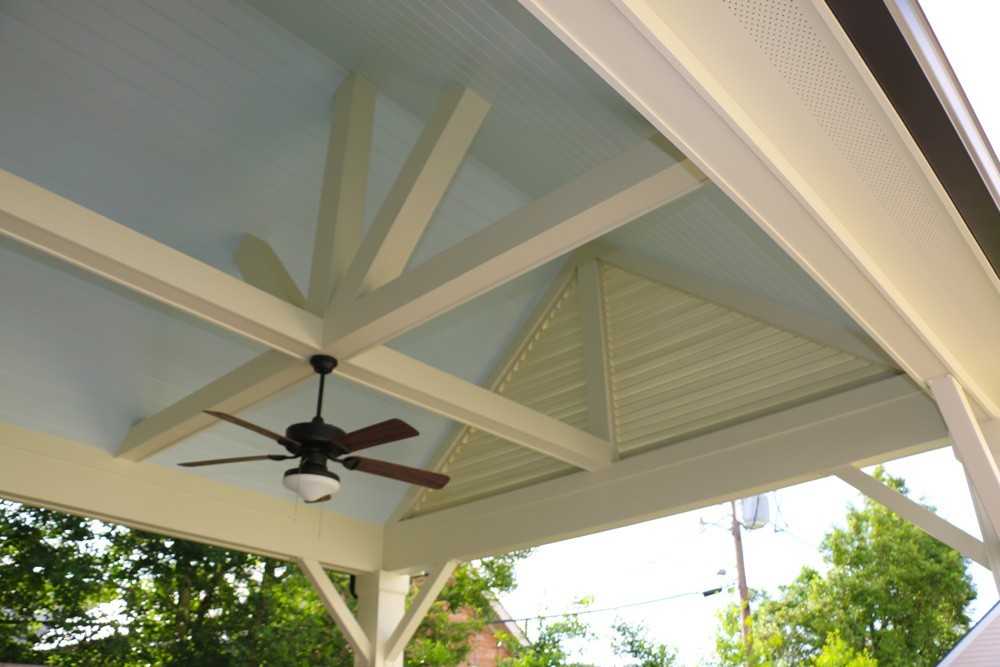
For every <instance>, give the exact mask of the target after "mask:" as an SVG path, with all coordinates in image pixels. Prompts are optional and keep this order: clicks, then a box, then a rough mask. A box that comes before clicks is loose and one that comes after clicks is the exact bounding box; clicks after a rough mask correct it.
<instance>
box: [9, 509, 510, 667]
mask: <svg viewBox="0 0 1000 667" xmlns="http://www.w3.org/2000/svg"><path fill="white" fill-rule="evenodd" d="M0 511H2V512H3V515H2V516H0V538H2V539H0V581H2V582H3V586H0V614H2V615H0V621H2V622H0V661H11V662H31V663H45V664H53V665H95V664H115V665H164V666H166V665H185V666H197V665H206V666H207V665H211V666H212V667H226V666H227V665H233V666H236V665H239V666H241V667H242V666H250V667H253V666H264V665H280V666H282V667H285V666H288V667H294V666H296V665H302V666H303V667H305V666H312V665H317V664H324V665H331V666H334V667H337V666H344V667H348V666H351V665H353V664H354V662H353V657H352V656H351V654H350V652H349V650H348V647H347V644H346V641H345V640H344V638H343V636H342V635H341V634H340V632H339V631H338V630H337V629H336V627H335V626H334V624H333V622H332V620H331V619H330V618H329V616H328V615H327V613H326V610H325V609H324V608H323V606H322V604H321V602H320V601H319V598H318V597H317V596H316V594H315V593H314V592H313V590H312V588H311V586H310V584H309V582H308V581H307V580H306V578H305V576H304V575H303V574H302V572H301V571H300V570H299V569H298V568H297V567H294V566H291V565H289V564H288V563H284V562H282V561H278V560H274V559H270V558H263V557H260V556H256V555H253V554H246V553H242V552H236V551H229V550H227V549H222V548H219V547H213V546H209V545H205V544H199V543H195V542H188V541H185V540H179V539H174V538H169V537H163V536H159V535H153V534H150V533H146V532H143V531H138V530H129V529H127V528H124V527H121V526H110V525H107V524H104V523H101V522H98V521H92V520H89V519H81V518H78V517H73V516H69V515H65V514H61V513H58V512H52V511H49V510H43V509H38V508H32V507H27V506H22V505H18V504H16V503H10V502H0ZM524 555H525V552H516V553H513V554H508V555H506V556H503V557H499V558H495V559H488V560H485V561H481V562H480V563H477V564H465V565H462V566H460V567H459V568H458V569H457V570H456V573H455V575H454V577H453V579H452V581H450V582H449V583H448V584H447V585H446V586H445V588H444V590H443V591H442V593H441V595H440V597H439V599H438V601H437V602H436V603H435V605H434V606H433V607H432V609H431V611H430V613H429V614H428V615H427V617H426V618H425V620H424V622H423V624H422V625H421V627H420V628H419V629H418V631H417V633H416V638H415V640H414V641H412V642H411V643H410V645H409V646H408V647H407V651H406V663H407V664H423V665H455V664H457V663H458V662H461V660H462V658H464V657H465V654H466V653H467V652H468V650H469V642H468V638H469V636H470V635H471V634H473V633H475V632H478V631H479V630H480V629H482V628H484V627H486V626H487V624H488V621H489V620H490V611H491V602H490V600H491V598H490V596H491V595H492V594H493V592H494V591H505V590H510V589H511V588H513V586H514V564H515V563H516V561H517V560H518V559H520V558H523V557H524ZM329 576H330V579H331V581H332V582H333V584H334V586H335V587H336V588H337V589H338V590H340V591H341V592H342V593H347V589H348V588H349V578H348V576H347V575H343V574H338V573H329ZM345 597H347V599H348V601H349V604H351V605H353V604H354V601H353V599H352V598H351V597H350V596H349V595H345ZM458 610H464V614H463V615H464V617H465V618H464V619H463V620H456V619H455V618H454V616H455V614H456V613H457V612H458Z"/></svg>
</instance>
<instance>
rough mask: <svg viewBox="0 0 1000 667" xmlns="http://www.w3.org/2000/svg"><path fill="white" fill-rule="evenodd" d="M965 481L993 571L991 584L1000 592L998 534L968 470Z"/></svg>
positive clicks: (999, 540) (990, 568) (989, 565)
mask: <svg viewBox="0 0 1000 667" xmlns="http://www.w3.org/2000/svg"><path fill="white" fill-rule="evenodd" d="M965 478H966V482H967V483H968V485H969V496H970V497H971V498H972V508H973V509H974V510H975V512H976V522H977V523H978V524H979V532H980V533H982V535H983V544H984V545H985V546H986V558H987V560H988V561H989V564H988V565H987V568H989V570H990V572H992V573H993V585H994V586H996V589H997V592H1000V536H998V535H997V532H996V531H995V530H993V525H992V524H991V523H990V519H989V517H988V516H987V515H986V510H985V509H984V508H983V502H982V501H981V500H980V499H979V494H978V493H976V489H975V488H974V487H973V485H972V478H970V477H969V474H968V472H966V474H965Z"/></svg>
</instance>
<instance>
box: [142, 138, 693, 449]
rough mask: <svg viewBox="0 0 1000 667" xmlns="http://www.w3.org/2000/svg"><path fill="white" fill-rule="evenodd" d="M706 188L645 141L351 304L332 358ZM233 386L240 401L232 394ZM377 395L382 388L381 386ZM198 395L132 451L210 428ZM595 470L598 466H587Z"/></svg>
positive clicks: (148, 428) (147, 427)
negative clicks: (166, 427) (154, 440)
mask: <svg viewBox="0 0 1000 667" xmlns="http://www.w3.org/2000/svg"><path fill="white" fill-rule="evenodd" d="M705 182H706V180H705V176H704V175H703V174H701V172H699V171H698V170H697V169H696V168H694V167H693V166H692V165H691V164H690V163H688V162H681V163H679V164H675V163H674V162H673V160H672V158H670V157H669V154H668V152H667V151H666V150H665V148H664V147H663V146H662V145H661V144H660V143H658V142H656V141H650V142H646V143H644V144H642V145H640V146H638V147H636V148H635V149H633V150H631V151H629V152H627V153H625V154H624V155H622V156H620V157H618V158H616V159H614V160H611V161H610V162H608V163H607V164H605V165H604V166H602V167H599V168H597V169H595V170H593V171H591V172H589V173H588V174H585V175H583V176H581V177H580V178H578V179H576V180H574V181H573V182H571V183H569V184H567V185H565V186H563V187H562V188H559V189H557V190H556V191H555V192H553V193H552V194H551V195H549V196H547V197H543V198H542V199H540V200H538V201H536V202H535V203H533V204H529V205H528V206H527V207H525V208H524V209H522V210H521V211H520V212H517V213H514V214H512V215H511V216H509V217H508V218H505V219H504V220H501V221H500V222H498V223H495V224H494V225H492V226H491V227H490V228H488V229H486V230H484V231H482V232H480V233H479V234H476V235H474V236H473V237H471V238H470V239H468V240H467V241H463V242H460V243H459V244H457V245H456V246H454V247H453V248H451V249H449V250H447V251H445V252H443V253H441V254H440V255H439V256H438V257H436V258H434V259H432V260H430V261H427V262H424V263H423V264H421V265H420V266H418V267H415V269H414V270H412V271H410V272H407V273H406V274H405V275H404V276H402V277H401V278H398V279H396V280H394V281H392V282H390V283H389V284H387V285H385V286H383V287H382V288H381V289H379V290H376V291H375V292H373V293H371V294H369V295H366V296H364V297H362V298H361V299H359V300H358V301H355V302H353V304H349V306H348V307H347V308H346V309H345V310H344V311H342V312H338V313H337V317H336V318H331V319H329V320H328V323H327V331H328V332H332V333H331V335H332V338H331V339H330V340H328V344H327V345H326V346H325V351H326V352H327V353H328V354H332V355H334V356H336V357H337V358H338V359H340V360H341V361H342V362H344V361H349V360H350V358H351V357H352V356H354V355H356V354H359V353H361V352H363V351H365V350H367V349H370V348H372V347H375V346H377V345H378V344H379V341H381V340H383V339H387V338H392V337H394V336H396V335H399V334H400V333H403V332H404V331H407V330H409V329H412V328H413V327H416V326H418V325H419V324H421V323H422V322H424V321H426V320H427V319H430V318H431V317H434V316H436V315H439V314H441V313H443V312H446V311H448V310H450V309H452V308H455V307H457V306H459V305H461V304H462V303H465V302H466V301H468V300H470V299H472V298H474V297H475V296H477V295H479V294H481V293H482V292H485V291H487V290H489V289H492V288H495V287H497V286H499V285H502V284H504V283H505V282H507V281H509V280H512V279H514V278H516V277H517V276H519V275H521V274H523V273H524V272H525V271H528V270H530V269H532V268H534V267H535V266H537V265H539V264H541V263H543V262H545V261H547V260H549V259H552V258H554V257H556V256H558V255H560V254H562V253H564V252H565V251H567V250H570V249H573V248H575V247H577V246H580V245H582V244H584V243H586V242H587V241H588V240H590V239H592V238H594V237H595V236H598V235H600V234H601V233H604V232H605V231H610V230H611V229H614V228H616V227H618V226H620V225H622V224H625V223H626V222H628V221H629V220H632V219H634V218H635V217H637V216H639V215H641V214H643V213H645V212H647V211H649V210H652V209H655V208H657V207H659V206H662V205H664V204H666V203H668V202H669V201H672V200H674V199H676V198H678V197H680V196H682V195H684V194H685V193H687V192H690V191H692V190H694V189H697V188H698V187H700V186H701V185H702V184H704V183H705ZM411 274H413V275H411ZM414 290H416V292H415V293H414ZM373 299H374V301H372V300H373ZM408 299H410V300H409V301H408ZM359 308H360V309H361V312H360V313H359V312H358V310H357V309H359ZM352 313H353V317H352ZM366 318H367V324H365V325H363V326H359V320H361V321H365V319H366ZM251 363H253V362H251ZM261 364H263V362H261ZM290 366H294V364H290ZM301 367H302V369H301V370H300V371H299V372H300V375H299V376H298V377H299V379H305V378H306V377H308V376H309V373H308V368H307V365H306V364H301ZM343 368H346V367H342V368H341V369H339V371H338V372H343ZM285 372H287V373H288V375H287V376H283V377H284V378H285V379H282V378H279V379H275V380H272V379H270V378H269V377H268V376H267V375H266V374H264V373H263V372H257V373H256V374H250V373H247V374H246V376H245V377H242V378H240V375H241V372H240V371H234V373H233V374H230V375H227V376H226V377H225V378H221V379H220V380H219V381H218V382H217V383H213V384H212V385H210V387H212V389H211V390H208V388H206V390H207V391H206V393H205V394H203V395H202V398H206V397H207V398H208V399H210V400H212V401H214V402H215V403H217V404H220V405H221V404H224V405H226V406H227V407H226V408H224V409H226V410H227V411H237V412H238V411H240V410H242V409H245V408H248V407H250V406H251V405H254V404H255V403H256V402H259V401H261V400H264V399H265V398H267V397H269V396H273V395H274V394H276V393H278V392H279V391H282V390H284V389H286V388H287V387H289V386H291V383H289V381H288V378H292V377H294V370H292V369H291V368H288V369H286V371H285ZM235 379H240V382H239V383H237V382H235V381H234V380H235ZM296 381H298V380H296ZM226 386H228V387H230V388H231V389H229V390H228V391H231V392H235V391H237V390H238V394H239V395H238V396H235V395H232V394H227V392H226V390H224V389H223V387H226ZM371 386H372V387H373V388H375V389H376V390H381V389H382V388H381V386H380V385H379V384H378V383H372V384H371ZM390 393H391V392H390ZM195 396H197V395H193V397H189V398H190V399H191V400H188V399H183V400H182V401H179V402H178V403H177V404H175V405H174V406H171V407H170V408H168V410H169V411H170V414H169V415H160V414H157V415H154V416H153V417H150V418H149V420H145V421H144V422H141V423H140V424H139V425H137V427H136V429H138V430H137V431H136V433H130V436H129V443H130V444H129V448H136V447H140V446H142V445H141V442H140V435H139V433H140V432H141V438H152V437H159V438H160V440H159V443H158V444H157V445H156V447H153V448H151V451H155V450H157V449H160V448H162V447H166V446H169V445H170V444H171V443H174V442H178V441H179V440H182V439H184V438H185V437H188V436H190V435H192V434H194V433H196V432H197V431H199V430H201V429H202V428H204V427H205V425H206V422H205V420H204V417H203V415H202V414H201V410H203V409H206V408H205V407H204V406H205V405H209V407H210V404H207V403H201V404H200V405H199V403H198V400H202V399H198V398H195ZM450 413H451V411H450V410H449V414H450ZM539 416H540V415H539ZM147 421H148V422H149V423H148V424H146V422H147ZM157 423H162V424H167V425H169V428H170V433H169V434H163V435H162V437H161V436H160V435H157V434H158V433H160V431H159V430H158V428H159V427H158V426H157ZM123 451H125V450H123ZM140 458H141V457H140ZM593 464H594V460H591V461H590V462H589V463H587V465H588V466H590V465H593Z"/></svg>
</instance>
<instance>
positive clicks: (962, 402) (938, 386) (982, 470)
mask: <svg viewBox="0 0 1000 667" xmlns="http://www.w3.org/2000/svg"><path fill="white" fill-rule="evenodd" d="M928 386H929V387H930V390H931V393H932V394H933V395H934V400H935V401H937V405H938V409H939V410H940V411H941V416H943V417H944V421H945V423H946V424H947V425H948V433H949V435H950V436H951V444H952V447H954V448H955V451H956V452H957V454H958V458H959V460H960V461H961V462H962V465H963V466H964V467H965V472H966V473H967V474H968V475H969V479H971V480H972V486H973V489H974V491H975V492H976V494H977V495H978V497H979V499H980V500H981V501H982V504H983V507H984V509H985V510H986V516H987V517H988V518H989V522H990V526H991V527H992V528H993V531H994V532H995V533H997V534H1000V469H998V467H997V462H996V459H995V458H994V457H993V452H991V451H990V447H989V443H987V442H986V438H985V436H984V435H983V432H982V430H981V429H980V427H979V422H978V421H977V419H976V416H975V414H974V413H973V411H972V406H971V405H969V401H968V399H967V398H966V397H965V392H964V391H963V389H962V387H961V386H960V385H959V384H958V381H957V380H955V378H953V377H952V376H950V375H943V376H941V377H938V378H934V379H933V380H931V381H930V382H928Z"/></svg>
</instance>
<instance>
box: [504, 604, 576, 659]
mask: <svg viewBox="0 0 1000 667" xmlns="http://www.w3.org/2000/svg"><path fill="white" fill-rule="evenodd" d="M592 634H593V632H592V630H591V629H590V627H589V626H587V624H586V623H584V622H583V621H581V620H580V617H579V616H578V615H577V614H566V615H564V616H563V617H562V618H559V619H557V620H554V621H551V622H548V623H545V624H544V625H542V626H541V628H540V630H539V632H538V636H537V637H536V638H535V640H534V641H532V642H530V643H527V644H520V643H511V642H508V645H507V646H508V648H509V649H510V652H511V654H510V657H508V658H501V659H500V660H499V661H498V662H497V667H553V666H555V665H568V664H569V659H570V650H569V648H568V647H567V646H566V641H567V640H571V639H585V638H587V637H590V636H591V635H592Z"/></svg>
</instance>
